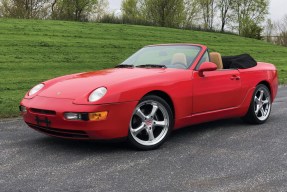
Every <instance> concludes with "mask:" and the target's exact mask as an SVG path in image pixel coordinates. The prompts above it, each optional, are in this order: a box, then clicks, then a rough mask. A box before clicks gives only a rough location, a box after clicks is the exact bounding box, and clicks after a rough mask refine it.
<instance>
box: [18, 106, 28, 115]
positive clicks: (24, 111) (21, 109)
mask: <svg viewBox="0 0 287 192" xmlns="http://www.w3.org/2000/svg"><path fill="white" fill-rule="evenodd" d="M19 110H20V112H21V113H27V108H26V107H25V106H23V105H20V106H19Z"/></svg>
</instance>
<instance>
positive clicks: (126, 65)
mask: <svg viewBox="0 0 287 192" xmlns="http://www.w3.org/2000/svg"><path fill="white" fill-rule="evenodd" d="M115 68H134V65H130V64H120V65H117V66H115Z"/></svg>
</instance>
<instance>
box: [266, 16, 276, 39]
mask: <svg viewBox="0 0 287 192" xmlns="http://www.w3.org/2000/svg"><path fill="white" fill-rule="evenodd" d="M274 29H275V25H274V24H273V22H272V20H271V19H268V20H267V22H266V26H265V36H266V41H267V42H272V35H273V32H274Z"/></svg>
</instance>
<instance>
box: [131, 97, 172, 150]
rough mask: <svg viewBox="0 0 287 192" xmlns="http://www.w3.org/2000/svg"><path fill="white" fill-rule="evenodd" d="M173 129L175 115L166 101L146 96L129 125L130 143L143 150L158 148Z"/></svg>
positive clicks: (137, 107)
mask: <svg viewBox="0 0 287 192" xmlns="http://www.w3.org/2000/svg"><path fill="white" fill-rule="evenodd" d="M172 127H173V114H172V111H171V108H170V106H169V105H168V104H167V102H166V101H165V100H163V99H162V98H160V97H158V96H153V95H150V96H146V97H144V98H143V99H142V100H141V101H140V102H139V103H138V105H137V106H136V108H135V110H134V112H133V115H132V118H131V120H130V125H129V141H130V143H131V144H132V145H133V146H134V147H136V148H138V149H141V150H151V149H156V148H158V147H159V146H160V145H161V144H163V143H164V141H165V140H166V138H167V137H168V135H169V133H170V131H171V129H172Z"/></svg>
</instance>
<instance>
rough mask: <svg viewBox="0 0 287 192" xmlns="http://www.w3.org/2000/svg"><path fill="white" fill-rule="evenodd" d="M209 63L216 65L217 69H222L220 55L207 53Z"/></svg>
mask: <svg viewBox="0 0 287 192" xmlns="http://www.w3.org/2000/svg"><path fill="white" fill-rule="evenodd" d="M209 56H210V61H211V62H212V63H215V64H216V65H217V69H223V62H222V57H221V55H220V53H217V52H212V53H209Z"/></svg>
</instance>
